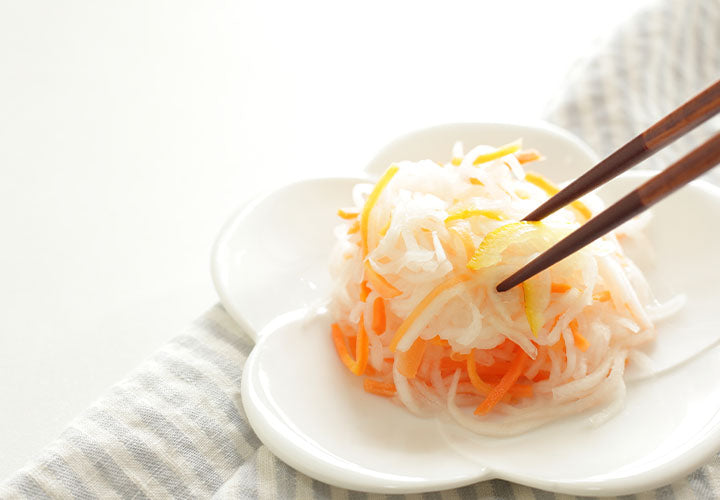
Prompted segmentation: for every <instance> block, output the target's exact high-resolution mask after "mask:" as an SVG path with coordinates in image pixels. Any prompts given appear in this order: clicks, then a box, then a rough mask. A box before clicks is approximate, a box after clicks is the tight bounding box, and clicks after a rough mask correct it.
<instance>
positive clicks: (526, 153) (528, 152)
mask: <svg viewBox="0 0 720 500" xmlns="http://www.w3.org/2000/svg"><path fill="white" fill-rule="evenodd" d="M515 158H517V161H519V162H520V164H521V165H524V164H526V163H530V162H531V161H537V160H541V159H542V155H541V154H540V153H538V152H537V151H536V150H534V149H524V150H522V151H518V152H517V153H515Z"/></svg>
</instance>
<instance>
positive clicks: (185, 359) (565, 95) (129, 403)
mask: <svg viewBox="0 0 720 500" xmlns="http://www.w3.org/2000/svg"><path fill="white" fill-rule="evenodd" d="M719 76H720V1H719V0H710V1H706V2H703V1H682V0H670V1H665V2H662V3H660V4H657V5H654V6H653V7H652V8H651V9H649V10H648V11H647V12H644V13H641V14H640V15H639V16H637V17H636V18H635V19H634V20H633V21H632V22H630V23H628V24H627V25H626V26H625V27H624V28H623V29H621V30H620V31H619V33H618V34H617V35H616V36H615V37H614V38H613V39H611V40H610V41H609V42H608V43H607V44H605V45H604V46H603V47H602V48H601V49H600V51H599V52H598V54H596V55H595V56H593V57H590V58H588V59H587V60H585V61H582V62H581V63H580V64H579V65H578V66H577V68H576V69H575V71H574V73H573V74H572V75H571V76H570V77H569V81H568V85H567V88H566V89H564V91H563V92H562V93H561V94H560V95H559V98H558V99H557V101H556V102H554V103H553V104H552V105H551V106H550V108H549V111H548V114H547V116H548V119H550V120H551V121H554V122H556V123H558V124H559V125H561V126H563V127H565V128H568V129H569V130H571V131H573V132H575V133H576V134H577V135H579V136H580V137H582V138H583V139H585V140H586V141H587V142H588V143H589V144H590V145H591V146H592V147H593V148H595V149H596V151H597V152H598V153H599V154H601V155H603V154H606V153H608V152H610V151H611V150H613V149H614V148H616V147H618V146H619V145H621V144H622V143H624V142H625V141H626V140H628V139H629V138H631V137H632V136H633V135H635V134H636V133H637V132H639V131H641V130H642V129H644V128H646V127H647V126H648V125H650V124H651V123H652V122H653V121H654V120H655V119H657V118H658V117H660V116H663V115H665V114H666V113H667V112H669V111H670V110H671V109H672V108H674V107H675V106H676V105H678V104H679V103H681V102H683V101H684V100H685V99H687V98H688V97H690V96H692V95H694V94H695V93H696V92H698V91H699V90H701V89H703V88H704V87H706V86H707V85H709V84H710V83H712V82H713V81H715V80H716V79H717V78H718V77H719ZM718 129H720V124H719V123H718V121H714V122H712V121H711V122H708V123H707V124H705V125H704V126H703V127H702V129H701V130H698V131H696V132H695V133H694V134H692V135H691V136H690V137H688V138H685V139H683V140H682V141H679V142H678V143H677V144H676V145H674V146H673V147H671V148H668V150H667V151H665V152H663V154H661V155H660V156H659V157H658V158H655V159H653V161H654V162H655V165H656V166H665V165H668V164H669V163H670V162H671V161H672V160H673V159H675V158H677V157H678V155H679V151H687V150H688V149H689V148H690V147H691V146H692V145H694V144H695V143H697V142H698V141H699V140H700V139H702V138H707V137H708V136H709V135H710V132H711V131H713V130H718ZM252 346H253V342H252V341H251V339H250V338H249V337H248V336H247V335H246V334H245V333H244V332H243V331H241V330H240V329H239V327H238V326H237V325H236V324H235V323H234V322H233V321H232V320H231V319H230V317H229V316H228V315H227V313H226V312H225V311H224V310H223V308H222V307H221V306H216V307H214V308H213V309H211V310H210V311H208V312H207V313H206V314H205V315H203V316H202V317H201V318H200V319H199V320H197V321H196V322H195V323H194V324H192V325H191V326H190V327H189V329H188V331H187V332H186V333H184V334H183V335H181V336H179V337H177V338H176V339H174V340H173V341H171V342H170V343H169V344H168V345H166V346H165V347H164V348H162V349H161V350H160V351H159V352H158V353H157V354H155V355H154V356H153V357H152V358H151V359H150V360H148V361H147V362H145V363H144V364H143V365H141V366H140V367H139V368H138V369H137V370H136V371H134V372H133V373H131V374H130V375H129V376H128V377H127V378H126V379H125V380H123V381H122V382H120V383H118V384H117V385H116V386H115V387H114V388H113V389H111V391H110V392H109V393H108V394H107V395H106V396H104V397H103V398H102V399H100V400H99V401H98V402H97V403H96V404H94V405H93V406H92V407H91V408H89V409H88V410H87V411H86V412H84V413H83V414H82V415H80V416H79V417H78V418H77V419H76V420H75V421H73V422H72V423H71V424H70V426H69V427H68V428H67V429H66V430H65V432H63V433H62V435H61V436H60V437H59V438H58V439H57V440H56V441H55V442H54V443H52V444H51V445H50V446H48V448H47V449H46V450H45V452H44V453H43V454H42V455H41V456H40V457H38V458H37V459H36V460H35V461H33V462H32V463H30V464H28V465H27V466H26V467H24V468H23V469H21V470H19V471H18V472H17V473H16V474H15V475H14V476H12V477H11V478H9V480H7V481H6V482H5V483H4V484H3V485H0V497H1V498H82V499H92V498H103V499H105V498H124V499H144V498H208V497H217V498H332V499H346V498H347V499H364V498H385V496H384V495H366V494H364V493H359V492H353V491H347V490H342V489H339V488H335V487H331V486H329V485H327V484H324V483H321V482H318V481H315V480H313V479H310V478H308V477H307V476H305V475H303V474H300V473H298V472H296V471H294V470H293V469H291V468H290V467H288V466H286V465H285V464H283V463H282V462H280V461H279V460H278V459H277V458H275V457H274V456H273V455H272V454H271V453H270V452H269V451H268V450H267V448H266V447H265V446H263V445H262V443H260V441H259V440H258V438H257V437H256V436H255V434H254V433H253V431H252V429H251V428H250V426H249V425H248V422H247V419H246V418H245V414H244V412H243V409H242V404H241V401H240V379H241V376H242V369H243V365H244V363H245V360H246V359H247V356H248V353H249V352H250V350H251V349H252ZM674 497H680V498H716V497H720V459H718V457H715V458H714V459H713V460H712V461H711V462H710V463H708V464H706V465H705V466H703V467H702V468H700V469H698V470H697V471H695V472H693V473H692V474H691V475H690V476H688V477H687V478H685V479H683V480H681V481H678V482H676V483H674V484H671V485H668V486H665V487H663V488H660V489H658V490H656V491H651V492H646V493H643V494H639V495H637V496H636V498H639V499H642V498H674ZM409 498H426V499H431V498H432V499H470V498H538V499H540V498H547V499H552V498H568V497H567V496H565V495H554V494H552V493H548V492H543V491H538V490H533V489H531V488H527V487H525V486H520V485H516V484H512V483H509V482H506V481H500V480H494V481H486V482H483V483H479V484H476V485H472V486H467V487H465V488H461V489H456V490H448V491H442V492H437V493H431V494H425V495H411V496H409ZM628 498H632V497H628Z"/></svg>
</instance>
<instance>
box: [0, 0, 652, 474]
mask: <svg viewBox="0 0 720 500" xmlns="http://www.w3.org/2000/svg"><path fill="white" fill-rule="evenodd" d="M645 3H647V1H646V0H605V1H602V2H601V1H594V2H577V1H572V0H562V1H549V2H539V1H530V0H517V1H506V2H502V3H499V2H498V3H490V2H481V1H467V2H459V1H450V2H442V3H441V2H436V3H425V2H419V1H401V2H395V1H377V2H374V1H364V2H357V3H354V4H351V3H346V2H337V1H326V2H322V1H316V0H311V1H302V2H287V3H277V2H261V1H245V2H221V1H213V2H190V1H154V2H147V1H123V2H100V1H90V0H88V1H65V2H60V1H54V0H47V1H37V0H28V1H26V0H23V1H21V0H18V1H7V0H0V410H1V411H0V479H2V478H4V477H5V476H7V475H9V474H10V473H11V472H13V471H14V470H15V469H17V468H18V467H20V466H22V465H23V464H24V463H25V462H26V461H27V460H28V459H29V458H31V457H32V456H33V455H36V454H37V453H38V452H39V450H41V449H42V447H43V445H45V444H47V443H48V442H49V441H50V440H52V439H53V438H54V437H55V436H57V435H58V434H59V432H60V431H61V430H62V429H63V427H64V426H65V425H67V423H68V422H69V421H70V420H71V419H72V417H73V416H74V415H76V414H78V413H79V412H80V411H81V410H82V409H83V408H85V407H86V406H87V405H89V404H90V403H91V402H92V401H93V400H94V399H96V398H97V397H98V396H99V395H101V394H102V393H103V391H104V390H106V389H107V388H108V387H109V386H110V385H111V384H112V383H113V382H114V381H117V380H118V379H120V378H121V377H122V376H123V375H125V374H126V373H127V372H128V371H130V370H131V369H132V368H133V367H135V366H136V365H138V364H139V363H140V362H141V361H142V359H144V358H146V357H147V356H149V355H150V354H151V353H152V352H153V351H154V350H155V349H156V348H157V347H158V346H160V345H161V344H162V343H163V342H164V341H166V340H167V339H169V338H170V337H172V336H173V335H174V334H177V333H179V332H180V331H181V330H182V327H183V325H185V324H187V323H188V322H189V321H190V320H192V319H193V318H195V317H197V316H198V315H200V314H202V312H203V311H204V310H206V309H207V308H209V307H210V306H211V305H213V304H214V303H215V302H216V300H217V298H216V295H215V292H214V290H213V288H212V283H211V279H210V274H209V255H210V248H211V246H212V243H213V240H214V237H215V236H216V234H217V232H218V231H219V229H220V227H221V226H222V224H223V222H224V220H225V219H226V217H227V216H228V215H229V214H230V213H231V212H232V211H233V210H234V209H235V208H236V207H237V206H238V205H239V204H240V203H242V202H243V200H246V199H247V198H249V197H251V196H253V195H255V194H257V193H258V191H259V190H263V189H266V188H269V187H271V186H272V185H273V184H275V183H277V182H287V181H289V180H292V179H296V178H299V177H303V176H317V175H323V174H328V173H333V172H339V171H348V170H357V169H359V168H360V167H361V166H362V165H363V164H364V162H365V161H367V160H368V159H369V158H370V157H371V156H372V154H373V153H374V152H375V151H376V150H377V149H379V147H380V146H382V145H383V144H384V143H385V142H387V141H388V140H389V139H391V138H392V137H393V136H395V135H398V134H401V133H404V132H407V131H409V130H412V129H416V128H419V127H423V126H426V125H432V124H438V123H442V122H455V121H484V120H492V119H502V120H504V121H508V120H526V119H534V118H538V117H541V116H542V112H543V109H544V106H545V104H546V102H547V100H548V99H549V98H551V97H553V96H555V95H556V93H557V92H559V91H560V89H562V86H563V78H564V75H565V73H566V71H567V69H568V68H569V67H570V65H571V63H572V61H573V60H574V59H576V58H577V57H578V56H580V55H583V54H585V53H587V52H588V51H589V50H591V48H592V46H593V44H594V43H595V42H594V41H595V40H596V39H597V38H598V37H601V36H606V35H608V34H609V33H611V32H612V29H613V27H614V26H615V25H616V24H617V23H619V22H621V21H622V20H623V19H625V18H626V17H627V16H629V15H630V14H631V13H632V12H633V11H634V10H636V9H637V8H639V7H640V6H641V5H643V4H645Z"/></svg>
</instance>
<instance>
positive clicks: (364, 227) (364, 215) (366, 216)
mask: <svg viewBox="0 0 720 500" xmlns="http://www.w3.org/2000/svg"><path fill="white" fill-rule="evenodd" d="M397 171H398V167H397V165H390V167H389V168H388V169H387V170H386V171H385V173H384V174H382V177H380V180H378V181H377V184H375V187H374V188H373V190H372V191H371V192H370V195H369V196H368V198H367V200H366V201H365V206H364V207H363V209H362V212H361V213H360V239H361V240H362V252H363V253H362V255H363V257H365V256H366V255H367V254H368V250H369V249H368V240H367V238H368V226H369V224H370V211H371V210H372V208H373V207H374V206H375V203H377V201H378V199H379V198H380V194H381V193H382V191H383V189H385V187H386V186H387V185H388V183H389V182H390V180H391V179H392V178H393V176H394V175H395V174H396V173H397Z"/></svg>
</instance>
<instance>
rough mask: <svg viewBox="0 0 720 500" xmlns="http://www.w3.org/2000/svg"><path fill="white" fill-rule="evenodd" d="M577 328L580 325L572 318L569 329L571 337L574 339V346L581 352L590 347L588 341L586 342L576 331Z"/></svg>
mask: <svg viewBox="0 0 720 500" xmlns="http://www.w3.org/2000/svg"><path fill="white" fill-rule="evenodd" d="M579 329H580V326H579V325H578V322H577V320H572V321H571V322H570V330H572V334H573V339H575V347H577V348H578V349H580V350H581V351H582V352H585V351H587V350H588V347H590V342H588V341H587V339H586V338H585V337H583V336H582V335H581V334H580V332H579V331H578V330H579Z"/></svg>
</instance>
